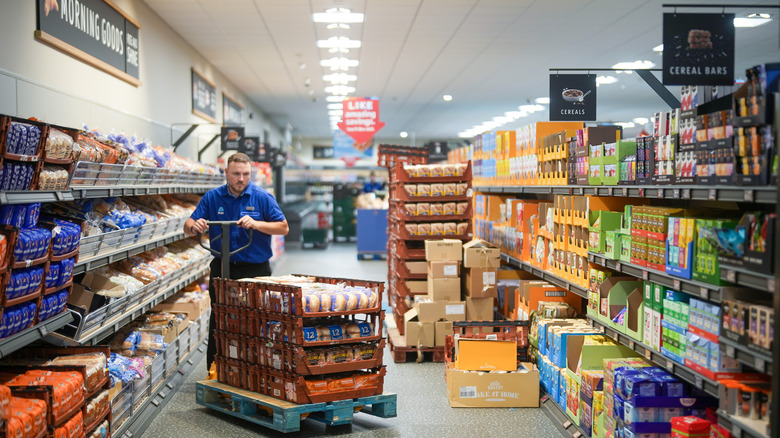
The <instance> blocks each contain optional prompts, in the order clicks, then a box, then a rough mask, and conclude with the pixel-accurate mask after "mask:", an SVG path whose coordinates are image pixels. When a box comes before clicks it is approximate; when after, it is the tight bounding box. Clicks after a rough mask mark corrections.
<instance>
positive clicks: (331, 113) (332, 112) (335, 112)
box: [328, 110, 344, 116]
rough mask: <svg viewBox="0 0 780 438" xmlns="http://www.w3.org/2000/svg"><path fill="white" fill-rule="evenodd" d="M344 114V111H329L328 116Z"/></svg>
mask: <svg viewBox="0 0 780 438" xmlns="http://www.w3.org/2000/svg"><path fill="white" fill-rule="evenodd" d="M342 114H344V111H342V110H330V111H328V115H329V116H341V115H342Z"/></svg>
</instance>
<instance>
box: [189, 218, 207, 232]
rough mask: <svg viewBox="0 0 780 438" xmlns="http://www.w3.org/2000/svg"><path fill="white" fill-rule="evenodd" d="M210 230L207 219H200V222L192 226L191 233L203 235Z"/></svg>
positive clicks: (197, 221)
mask: <svg viewBox="0 0 780 438" xmlns="http://www.w3.org/2000/svg"><path fill="white" fill-rule="evenodd" d="M208 229H209V226H208V224H207V223H206V219H198V220H196V221H195V223H194V224H193V225H192V227H191V228H190V231H191V232H192V233H193V234H198V233H201V234H202V233H205V232H206V230H208Z"/></svg>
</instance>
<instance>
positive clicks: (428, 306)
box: [414, 301, 447, 322]
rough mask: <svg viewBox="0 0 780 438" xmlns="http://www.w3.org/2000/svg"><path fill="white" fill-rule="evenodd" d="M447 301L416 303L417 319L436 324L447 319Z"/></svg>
mask: <svg viewBox="0 0 780 438" xmlns="http://www.w3.org/2000/svg"><path fill="white" fill-rule="evenodd" d="M446 305H447V302H446V301H428V302H418V303H414V307H415V308H416V309H417V318H418V320H419V321H422V322H435V321H438V320H440V319H443V318H444V317H445V315H446V314H445V306H446Z"/></svg>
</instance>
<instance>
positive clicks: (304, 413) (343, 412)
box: [195, 380, 396, 433]
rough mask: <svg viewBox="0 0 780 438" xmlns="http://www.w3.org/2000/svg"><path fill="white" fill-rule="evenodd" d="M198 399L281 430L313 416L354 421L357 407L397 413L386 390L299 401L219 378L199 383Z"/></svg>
mask: <svg viewBox="0 0 780 438" xmlns="http://www.w3.org/2000/svg"><path fill="white" fill-rule="evenodd" d="M195 391H196V392H195V396H196V400H197V403H198V404H199V405H201V406H205V407H207V408H210V409H214V410H215V411H219V412H223V413H225V414H230V415H232V416H234V417H238V418H241V419H243V420H247V421H251V422H253V423H255V424H259V425H261V426H265V427H268V428H271V429H274V430H277V431H279V432H283V433H288V432H298V431H300V430H301V420H303V419H305V418H311V419H312V420H317V421H320V422H322V423H325V424H326V425H329V426H338V425H342V424H351V423H352V419H353V416H354V413H355V409H356V408H360V410H359V412H364V413H366V414H370V415H374V416H376V417H380V418H392V417H395V416H396V395H395V394H382V395H375V396H371V397H361V398H356V399H350V400H340V401H335V402H328V403H312V404H305V405H297V404H295V403H290V402H286V401H284V400H278V399H275V398H272V397H268V396H265V395H262V394H258V393H256V392H251V391H246V390H243V389H239V388H235V387H232V386H229V385H225V384H223V383H219V382H218V381H216V380H205V381H201V382H197V383H196V384H195Z"/></svg>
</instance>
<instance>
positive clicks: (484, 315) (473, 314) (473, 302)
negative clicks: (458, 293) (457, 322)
mask: <svg viewBox="0 0 780 438" xmlns="http://www.w3.org/2000/svg"><path fill="white" fill-rule="evenodd" d="M494 302H495V299H494V298H471V297H467V298H466V320H468V321H492V320H493V319H494V318H493V316H494V315H493V306H494Z"/></svg>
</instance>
